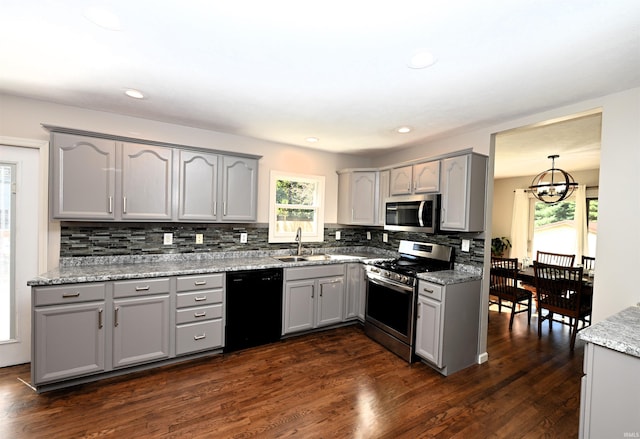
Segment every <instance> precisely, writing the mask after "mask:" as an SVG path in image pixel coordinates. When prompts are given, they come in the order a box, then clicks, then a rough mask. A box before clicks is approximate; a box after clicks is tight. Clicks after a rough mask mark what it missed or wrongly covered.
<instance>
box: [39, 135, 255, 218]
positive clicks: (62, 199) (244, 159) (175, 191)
mask: <svg viewBox="0 0 640 439" xmlns="http://www.w3.org/2000/svg"><path fill="white" fill-rule="evenodd" d="M45 128H47V129H49V130H51V144H52V146H51V160H50V163H51V171H50V178H51V184H50V187H51V190H50V194H49V196H50V205H51V216H52V218H54V219H60V220H70V221H83V220H84V221H91V220H93V221H199V222H216V221H226V222H252V221H256V219H257V212H258V160H259V158H260V157H259V156H248V155H241V156H235V155H226V154H221V153H220V151H214V150H209V151H207V150H201V149H197V148H189V147H183V146H180V145H172V144H166V143H159V142H146V141H140V142H136V141H135V140H136V139H130V138H125V137H118V136H110V135H105V134H98V133H89V132H84V131H77V130H69V129H66V128H58V127H50V126H45Z"/></svg>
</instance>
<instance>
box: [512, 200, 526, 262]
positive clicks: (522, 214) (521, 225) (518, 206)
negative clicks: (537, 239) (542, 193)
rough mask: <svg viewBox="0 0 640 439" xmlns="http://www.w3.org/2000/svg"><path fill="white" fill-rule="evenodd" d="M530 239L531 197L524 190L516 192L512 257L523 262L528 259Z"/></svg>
mask: <svg viewBox="0 0 640 439" xmlns="http://www.w3.org/2000/svg"><path fill="white" fill-rule="evenodd" d="M528 238H529V195H528V194H527V193H526V192H525V190H524V189H516V190H515V191H514V200H513V215H512V217H511V257H512V258H518V261H519V262H522V260H523V259H524V258H526V257H527V240H528Z"/></svg>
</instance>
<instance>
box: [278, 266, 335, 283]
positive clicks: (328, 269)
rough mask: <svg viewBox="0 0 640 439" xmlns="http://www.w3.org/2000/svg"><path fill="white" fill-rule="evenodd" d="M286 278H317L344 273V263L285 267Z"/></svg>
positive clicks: (288, 279)
mask: <svg viewBox="0 0 640 439" xmlns="http://www.w3.org/2000/svg"><path fill="white" fill-rule="evenodd" d="M284 272H285V279H286V280H287V281H290V280H299V279H317V278H319V277H333V276H343V275H344V264H332V265H319V266H315V267H294V268H287V269H285V271H284Z"/></svg>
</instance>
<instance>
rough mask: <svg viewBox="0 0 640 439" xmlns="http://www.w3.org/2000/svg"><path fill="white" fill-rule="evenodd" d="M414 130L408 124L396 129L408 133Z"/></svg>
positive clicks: (401, 132)
mask: <svg viewBox="0 0 640 439" xmlns="http://www.w3.org/2000/svg"><path fill="white" fill-rule="evenodd" d="M412 130H413V128H411V127H408V126H404V127H400V128H398V129H396V131H397V132H399V133H400V134H407V133H410V132H411V131H412Z"/></svg>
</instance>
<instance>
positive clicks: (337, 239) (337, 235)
mask: <svg viewBox="0 0 640 439" xmlns="http://www.w3.org/2000/svg"><path fill="white" fill-rule="evenodd" d="M340 238H341V233H340V230H338V231H337V232H336V241H340Z"/></svg>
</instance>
